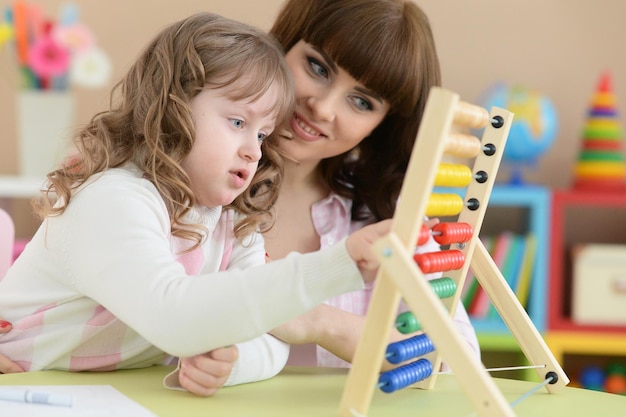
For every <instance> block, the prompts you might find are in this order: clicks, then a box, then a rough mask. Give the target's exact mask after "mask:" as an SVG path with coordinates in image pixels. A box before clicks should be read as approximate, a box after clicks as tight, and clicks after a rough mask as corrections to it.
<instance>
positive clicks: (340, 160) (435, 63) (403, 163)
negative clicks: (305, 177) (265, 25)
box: [270, 0, 441, 220]
mask: <svg viewBox="0 0 626 417" xmlns="http://www.w3.org/2000/svg"><path fill="white" fill-rule="evenodd" d="M270 33H271V34H272V35H274V36H275V37H276V39H278V41H279V42H280V43H281V45H282V46H283V48H284V49H285V52H288V51H289V50H290V49H291V48H292V47H293V46H294V45H295V44H296V43H297V42H298V41H300V40H303V41H305V42H307V43H310V44H312V45H314V46H316V47H318V48H320V49H321V50H323V51H324V52H325V53H326V54H328V55H329V56H330V57H331V58H332V59H333V61H334V62H335V63H336V64H337V65H338V66H340V67H341V68H342V69H344V70H346V71H347V72H348V73H350V75H352V77H354V78H355V79H356V80H358V81H359V82H361V83H363V84H364V85H365V86H366V87H367V88H369V89H371V90H373V91H374V92H376V93H378V94H379V95H380V96H382V97H383V98H384V99H385V100H387V101H388V102H389V103H390V104H391V109H390V111H389V113H388V114H387V116H386V117H385V119H384V120H383V121H382V122H381V123H380V125H379V126H378V127H377V128H376V129H375V130H374V131H373V132H372V133H371V134H370V135H369V136H368V137H366V138H365V139H364V140H363V141H362V142H361V143H360V144H359V145H358V147H357V148H356V149H355V150H353V151H351V152H347V153H345V154H342V155H338V156H335V157H332V158H328V159H325V160H323V161H322V162H321V165H320V175H321V178H322V180H323V181H324V182H325V183H326V184H327V185H328V187H329V188H330V189H332V190H333V191H334V192H336V193H338V194H340V195H343V196H345V197H348V198H351V199H352V200H353V201H354V204H353V207H352V217H353V218H355V219H358V218H360V217H361V216H360V214H362V213H363V210H362V209H363V208H367V209H368V210H369V211H370V212H371V213H372V215H373V216H374V218H375V219H377V220H380V219H383V218H389V217H391V216H393V212H394V210H395V205H396V200H397V198H398V195H399V193H400V188H401V187H402V181H403V179H404V174H405V172H406V169H407V165H408V161H409V158H410V154H411V150H412V149H413V144H414V142H415V138H416V135H417V130H418V127H419V124H420V120H421V118H422V114H423V112H424V106H425V104H426V99H427V96H428V93H429V91H430V88H431V87H432V86H435V85H440V83H441V74H440V68H439V60H438V57H437V52H436V48H435V42H434V38H433V34H432V30H431V27H430V23H429V21H428V18H427V16H426V15H425V14H424V12H423V11H422V10H421V9H420V8H419V7H418V6H417V5H416V4H415V3H414V2H413V1H411V0H288V1H287V3H286V4H285V5H284V6H283V8H282V10H281V12H280V14H279V15H278V18H277V19H276V21H275V23H274V26H273V27H272V29H271V31H270Z"/></svg>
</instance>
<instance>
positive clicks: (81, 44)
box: [52, 23, 96, 52]
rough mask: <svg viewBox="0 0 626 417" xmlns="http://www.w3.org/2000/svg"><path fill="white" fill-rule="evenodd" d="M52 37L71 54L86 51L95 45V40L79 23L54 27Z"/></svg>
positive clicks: (89, 31) (85, 27)
mask: <svg viewBox="0 0 626 417" xmlns="http://www.w3.org/2000/svg"><path fill="white" fill-rule="evenodd" d="M52 36H53V37H54V39H55V40H56V41H57V42H59V43H60V44H62V45H65V46H66V47H67V48H68V49H69V50H70V51H72V52H78V51H84V50H88V49H90V48H92V47H94V46H95V44H96V38H95V37H94V35H93V33H92V32H91V30H89V28H88V27H87V26H85V25H83V24H81V23H73V24H70V25H63V26H55V28H54V29H53V32H52Z"/></svg>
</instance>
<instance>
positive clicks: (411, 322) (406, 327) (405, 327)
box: [396, 311, 422, 334]
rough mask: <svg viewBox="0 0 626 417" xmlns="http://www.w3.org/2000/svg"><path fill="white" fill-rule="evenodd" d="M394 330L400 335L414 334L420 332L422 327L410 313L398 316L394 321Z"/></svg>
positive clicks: (406, 312)
mask: <svg viewBox="0 0 626 417" xmlns="http://www.w3.org/2000/svg"><path fill="white" fill-rule="evenodd" d="M396 328H397V329H398V331H399V332H400V333H402V334H409V333H414V332H417V331H419V330H422V325H421V324H420V322H419V321H418V320H417V319H416V318H415V315H414V314H413V313H411V312H410V311H405V312H404V313H402V314H400V315H398V317H397V319H396Z"/></svg>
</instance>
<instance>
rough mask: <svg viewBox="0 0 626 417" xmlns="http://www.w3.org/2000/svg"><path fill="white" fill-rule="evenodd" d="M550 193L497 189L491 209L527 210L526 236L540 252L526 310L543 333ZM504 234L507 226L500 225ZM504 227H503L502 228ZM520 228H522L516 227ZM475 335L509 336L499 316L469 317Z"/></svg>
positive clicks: (512, 187)
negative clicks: (533, 240) (530, 237)
mask: <svg viewBox="0 0 626 417" xmlns="http://www.w3.org/2000/svg"><path fill="white" fill-rule="evenodd" d="M466 191H467V190H466V189H450V188H446V189H445V191H444V189H443V188H437V189H436V190H435V192H446V193H451V192H452V193H457V194H459V195H461V196H464V195H465V192H466ZM551 201H552V199H551V193H550V191H549V190H548V189H547V188H546V187H541V186H537V185H495V186H494V187H493V190H492V192H491V196H490V198H489V203H488V204H489V206H490V207H510V208H512V209H520V208H521V209H526V210H528V217H527V219H528V224H527V227H526V228H525V233H532V234H533V235H534V236H535V238H536V240H537V250H536V255H535V262H534V265H533V272H532V278H531V286H530V292H529V299H528V306H527V307H526V310H527V312H528V315H529V317H530V319H531V320H532V322H533V323H534V325H535V327H536V328H537V330H538V331H539V332H540V333H544V332H545V330H546V322H547V314H546V311H547V304H546V303H547V292H548V281H547V277H548V271H549V265H548V245H549V242H550V236H549V234H550V227H549V225H548V220H549V217H550V213H551ZM485 224H489V225H491V224H490V223H489V212H487V214H486V215H485V218H484V220H483V225H485ZM497 226H498V229H499V230H501V231H502V232H504V231H505V230H507V227H506V225H497ZM500 226H501V227H500ZM514 226H516V227H517V226H519V225H514ZM470 319H471V321H472V324H473V326H474V328H475V329H476V332H477V333H478V334H479V336H480V335H481V334H485V335H504V334H510V332H509V330H508V328H507V326H506V325H505V324H504V321H503V320H502V318H500V316H498V317H495V318H475V317H470Z"/></svg>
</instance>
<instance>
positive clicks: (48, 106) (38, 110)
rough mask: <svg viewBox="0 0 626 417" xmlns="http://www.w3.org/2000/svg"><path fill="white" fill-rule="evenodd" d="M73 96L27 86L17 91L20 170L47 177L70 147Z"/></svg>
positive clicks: (72, 126)
mask: <svg viewBox="0 0 626 417" xmlns="http://www.w3.org/2000/svg"><path fill="white" fill-rule="evenodd" d="M73 124H74V96H73V95H72V94H71V93H69V92H64V91H63V92H62V91H41V90H28V91H20V92H19V93H18V95H17V134H18V147H17V148H18V149H17V150H18V161H19V173H20V175H21V176H24V177H40V178H44V177H45V176H46V174H47V173H48V172H50V171H52V170H53V169H56V168H57V167H58V165H59V163H60V162H61V160H62V159H63V157H64V155H65V154H66V152H67V151H68V149H69V146H70V143H71V136H72V132H73V129H74V125H73Z"/></svg>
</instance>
